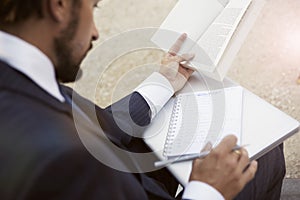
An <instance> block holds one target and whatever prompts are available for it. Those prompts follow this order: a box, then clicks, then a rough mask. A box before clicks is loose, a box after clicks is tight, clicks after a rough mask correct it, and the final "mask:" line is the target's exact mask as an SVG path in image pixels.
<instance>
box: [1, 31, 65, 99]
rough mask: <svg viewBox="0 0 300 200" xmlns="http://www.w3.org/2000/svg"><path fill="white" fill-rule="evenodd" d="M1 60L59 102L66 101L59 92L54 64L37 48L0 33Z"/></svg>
mask: <svg viewBox="0 0 300 200" xmlns="http://www.w3.org/2000/svg"><path fill="white" fill-rule="evenodd" d="M0 60H2V61H4V62H6V63H7V64H9V65H10V66H11V67H12V68H14V69H16V70H18V71H20V72H22V73H23V74H25V75H26V76H28V77H29V78H30V79H31V80H32V81H34V82H35V83H36V84H37V85H39V86H40V87H41V88H42V89H44V90H45V91H46V92H47V93H49V94H50V95H52V96H53V97H55V98H56V99H58V100H59V101H61V102H64V101H65V99H64V97H63V95H62V94H61V92H60V90H59V86H58V82H57V80H56V77H55V71H54V66H53V64H52V62H51V61H50V59H49V58H48V57H47V56H46V55H45V54H44V53H42V52H41V50H39V49H38V48H37V47H35V46H33V45H31V44H29V43H27V42H25V41H24V40H22V39H20V38H18V37H15V36H13V35H11V34H8V33H5V32H2V31H0Z"/></svg>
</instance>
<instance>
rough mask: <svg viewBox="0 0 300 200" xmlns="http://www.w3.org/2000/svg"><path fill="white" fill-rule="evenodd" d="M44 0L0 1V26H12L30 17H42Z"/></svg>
mask: <svg viewBox="0 0 300 200" xmlns="http://www.w3.org/2000/svg"><path fill="white" fill-rule="evenodd" d="M43 1H44V0H0V24H14V23H18V22H21V21H24V20H26V19H28V18H29V17H31V16H34V15H35V16H36V17H39V18H42V17H43V8H42V4H43Z"/></svg>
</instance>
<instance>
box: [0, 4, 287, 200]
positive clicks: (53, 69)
mask: <svg viewBox="0 0 300 200" xmlns="http://www.w3.org/2000/svg"><path fill="white" fill-rule="evenodd" d="M97 4H98V0H73V1H70V0H39V1H34V0H0V30H1V32H0V45H1V46H0V72H1V73H0V88H1V94H0V101H1V105H0V113H1V114H0V130H1V133H0V144H1V145H0V148H1V151H0V162H1V167H0V197H1V199H174V192H175V191H176V186H177V183H176V181H175V180H174V178H173V177H172V176H171V175H170V174H169V172H168V171H167V170H166V169H163V170H159V171H157V172H152V173H128V172H124V171H126V170H124V171H118V170H116V169H114V168H112V167H111V166H107V165H105V163H102V162H99V161H98V160H97V159H95V158H94V157H93V156H92V155H91V154H90V153H89V152H88V150H87V149H86V148H85V146H84V145H83V141H82V140H81V138H79V134H77V133H79V132H80V134H83V135H84V136H85V137H86V138H89V139H88V140H87V143H86V144H85V145H88V146H89V147H92V148H96V149H97V150H98V151H101V153H102V156H104V158H103V157H102V159H106V160H109V161H111V162H112V163H114V164H116V166H118V168H122V169H129V170H128V171H130V170H132V171H133V169H134V170H136V171H139V169H140V166H141V163H138V162H137V160H135V159H134V158H132V157H131V156H124V157H123V156H120V154H117V153H116V151H115V149H113V148H111V147H112V145H111V143H110V141H111V142H113V143H114V145H117V146H118V147H120V148H121V149H124V150H126V151H131V152H139V153H140V152H148V151H149V149H147V147H146V145H145V144H144V143H143V141H142V140H140V139H138V138H134V137H131V136H130V135H128V134H127V133H125V132H124V131H123V130H124V127H129V128H131V129H132V130H134V131H135V132H137V133H139V132H142V131H143V128H144V127H146V125H147V124H149V123H150V121H151V117H153V116H154V115H155V114H156V112H157V110H156V108H155V106H153V105H157V101H159V102H160V103H161V104H163V102H164V101H165V100H162V99H158V100H157V99H155V98H153V97H152V96H151V93H149V90H147V87H141V88H142V89H138V90H137V91H136V92H134V93H132V94H131V95H129V96H127V97H125V98H124V99H122V100H120V101H119V102H117V103H116V104H114V105H112V106H111V107H108V108H106V109H101V108H99V107H96V108H95V107H94V105H93V104H92V103H91V102H89V101H88V100H86V99H84V98H83V97H81V96H79V95H78V94H76V93H75V92H73V91H72V90H71V89H70V88H67V87H64V86H62V85H60V84H59V83H58V81H60V82H70V81H74V80H75V79H76V76H77V74H78V73H80V69H79V65H80V62H81V61H82V59H83V58H84V57H85V55H86V53H87V51H88V50H89V49H90V48H91V42H92V41H94V40H96V39H97V38H98V32H97V30H96V27H95V25H94V22H93V9H94V7H96V5H97ZM185 38H186V35H182V36H181V37H180V38H179V39H178V41H177V42H176V44H175V45H174V46H173V47H172V49H171V50H170V52H169V53H168V54H167V55H166V56H165V58H164V59H163V61H162V68H161V71H160V73H155V74H154V75H152V76H151V80H154V79H155V80H156V81H158V82H160V84H161V82H163V84H164V85H165V86H166V87H163V88H164V89H166V90H167V91H171V92H170V94H169V95H172V94H173V93H174V92H175V91H178V90H179V89H181V88H182V87H183V85H184V84H185V82H186V79H188V78H189V76H190V75H191V73H192V71H190V70H188V69H186V68H184V67H182V66H181V65H180V64H179V63H180V62H181V61H184V60H190V59H192V56H191V55H186V56H183V57H179V56H177V55H176V53H177V52H178V50H179V49H180V47H181V45H182V43H183V42H184V40H185ZM100 56H101V55H100ZM174 70H175V72H176V73H174ZM146 81H147V80H146ZM160 84H159V85H160ZM146 85H147V84H146ZM143 88H146V90H145V89H143ZM165 92H166V91H165ZM71 96H72V98H73V99H76V102H75V104H73V108H75V109H74V110H73V113H72V106H71V104H70V98H71ZM169 97H170V96H169ZM127 103H128V104H127ZM161 106H163V105H161ZM93 108H95V110H96V119H95V118H94V117H93V115H92V110H93ZM123 110H125V112H124V111H123ZM126 110H128V111H129V112H126ZM155 110H156V111H155ZM149 113H151V115H152V116H149ZM99 124H100V125H101V127H100V126H99ZM135 125H139V127H140V128H139V129H135ZM102 131H104V132H105V134H106V136H107V137H108V138H109V139H110V141H108V140H106V139H105V138H104V137H102V136H101V134H100V133H102ZM235 145H236V138H235V137H233V136H229V137H226V138H225V139H224V140H223V141H222V142H221V143H220V145H219V146H218V147H216V148H215V149H213V150H212V151H211V153H210V155H209V156H208V157H207V158H205V159H203V160H200V159H197V160H195V161H194V163H193V169H192V173H191V176H190V183H189V184H188V185H187V186H186V187H185V191H184V194H183V198H184V199H224V198H225V199H232V198H234V197H235V196H236V195H237V194H238V193H239V192H240V191H241V190H242V188H244V186H245V185H246V183H248V182H249V181H250V180H251V179H252V178H253V177H254V174H255V172H256V170H257V163H256V162H255V161H252V162H250V163H249V159H248V155H247V152H246V150H245V149H241V150H240V151H239V152H237V153H236V152H232V148H233V147H234V146H235ZM258 162H259V163H260V164H259V168H258V171H257V177H256V178H255V179H253V181H251V182H250V183H249V184H248V185H247V186H246V187H245V189H244V190H243V191H242V192H241V193H239V194H238V198H239V199H276V198H277V199H278V198H279V195H280V187H281V182H282V178H283V176H284V160H283V154H282V149H280V148H276V149H275V150H274V151H273V152H271V153H269V155H268V156H265V157H263V158H262V159H261V160H259V161H258ZM260 166H262V167H260ZM266 166H267V167H266Z"/></svg>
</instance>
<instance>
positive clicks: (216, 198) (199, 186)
mask: <svg viewBox="0 0 300 200" xmlns="http://www.w3.org/2000/svg"><path fill="white" fill-rule="evenodd" d="M183 199H192V200H200V199H201V200H203V199H210V200H224V197H223V196H222V195H221V193H220V192H219V191H217V190H216V189H215V188H213V187H212V186H210V185H208V184H206V183H204V182H200V181H191V182H189V183H188V184H187V185H186V187H185V190H184V193H183Z"/></svg>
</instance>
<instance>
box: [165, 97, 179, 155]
mask: <svg viewBox="0 0 300 200" xmlns="http://www.w3.org/2000/svg"><path fill="white" fill-rule="evenodd" d="M181 99H182V97H181V96H178V97H177V98H176V99H175V102H174V106H173V109H172V113H171V119H170V123H169V128H168V134H167V138H166V141H165V145H164V150H163V155H164V156H165V157H167V156H168V155H169V154H170V153H171V152H172V144H173V141H174V139H175V129H176V126H175V125H176V123H177V122H178V117H179V115H178V114H179V111H180V107H181Z"/></svg>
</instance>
